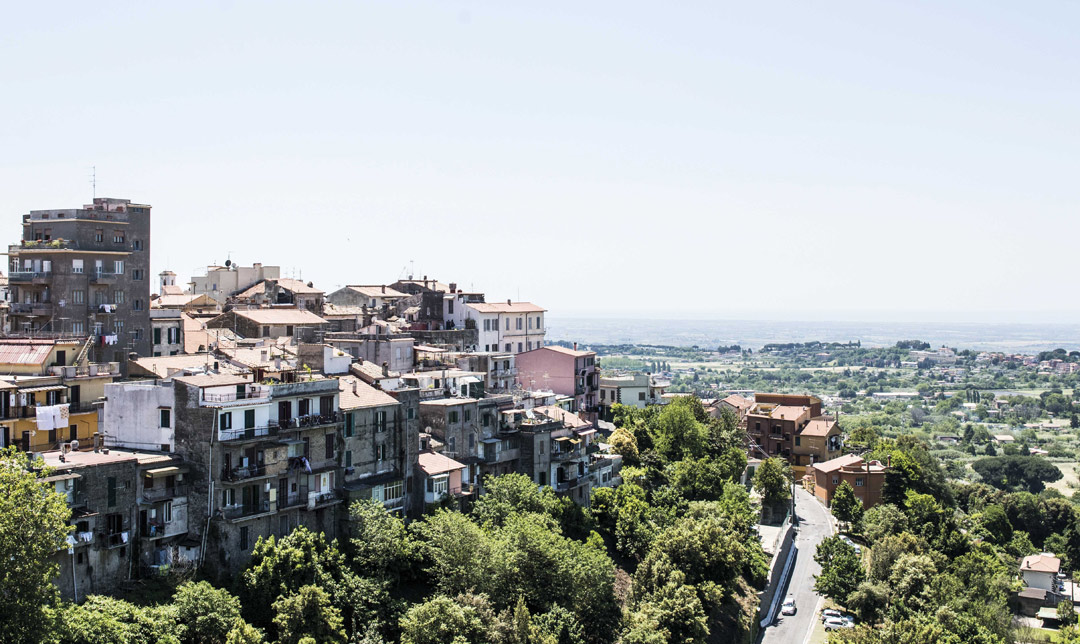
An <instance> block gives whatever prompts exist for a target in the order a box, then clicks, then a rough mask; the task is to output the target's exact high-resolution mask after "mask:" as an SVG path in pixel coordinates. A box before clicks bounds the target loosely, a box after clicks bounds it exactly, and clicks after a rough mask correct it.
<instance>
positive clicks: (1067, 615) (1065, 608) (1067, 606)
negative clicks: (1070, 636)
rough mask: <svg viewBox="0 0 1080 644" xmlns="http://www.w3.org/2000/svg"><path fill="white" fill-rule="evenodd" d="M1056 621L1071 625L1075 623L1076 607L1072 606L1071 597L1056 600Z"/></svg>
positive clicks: (1063, 624)
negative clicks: (1059, 600)
mask: <svg viewBox="0 0 1080 644" xmlns="http://www.w3.org/2000/svg"><path fill="white" fill-rule="evenodd" d="M1057 614H1058V621H1060V622H1061V624H1062V626H1073V625H1075V624H1076V609H1075V608H1073V603H1072V600H1071V599H1066V600H1064V601H1061V602H1058V606H1057Z"/></svg>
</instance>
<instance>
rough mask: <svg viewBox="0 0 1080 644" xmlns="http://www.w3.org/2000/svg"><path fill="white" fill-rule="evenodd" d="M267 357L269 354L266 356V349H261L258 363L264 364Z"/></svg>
mask: <svg viewBox="0 0 1080 644" xmlns="http://www.w3.org/2000/svg"><path fill="white" fill-rule="evenodd" d="M269 357H270V356H269V354H267V352H266V349H263V350H262V351H260V352H259V361H260V362H266V360H267V358H269Z"/></svg>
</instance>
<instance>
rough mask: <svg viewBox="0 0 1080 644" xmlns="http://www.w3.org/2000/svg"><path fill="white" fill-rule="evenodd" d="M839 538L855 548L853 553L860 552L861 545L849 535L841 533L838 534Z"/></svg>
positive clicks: (859, 553) (858, 553)
mask: <svg viewBox="0 0 1080 644" xmlns="http://www.w3.org/2000/svg"><path fill="white" fill-rule="evenodd" d="M840 540H841V541H843V542H844V543H846V544H848V545H849V546H851V547H852V548H854V549H855V554H857V555H861V554H862V546H860V545H859V544H857V543H855V542H854V541H852V540H851V537H849V536H847V535H846V534H842V535H840Z"/></svg>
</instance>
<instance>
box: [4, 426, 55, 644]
mask: <svg viewBox="0 0 1080 644" xmlns="http://www.w3.org/2000/svg"><path fill="white" fill-rule="evenodd" d="M32 465H33V466H34V467H35V468H37V469H36V471H35V469H32V467H31V466H32ZM48 475H49V471H48V469H47V468H42V467H41V462H40V461H38V463H36V464H32V463H31V461H30V457H29V456H28V455H27V454H25V453H22V452H18V451H16V449H15V448H14V447H8V448H5V449H3V450H0V561H3V562H4V563H3V566H0V597H3V601H4V608H3V613H4V615H5V617H4V618H3V619H0V642H10V643H11V644H22V643H24V642H25V643H26V644H36V643H37V642H40V641H41V640H42V639H43V638H44V636H45V634H46V633H47V632H48V631H49V630H50V629H51V628H52V625H51V615H52V613H51V612H50V611H49V608H51V607H53V606H55V605H56V602H57V599H58V594H57V591H56V586H54V585H53V578H55V577H56V575H57V574H58V573H59V567H58V565H57V564H56V563H55V562H54V559H53V557H54V555H55V554H56V553H57V552H58V551H59V552H64V551H66V549H67V546H66V544H65V542H64V541H65V538H66V537H67V535H68V533H69V532H70V531H71V527H70V526H69V525H68V519H69V518H70V516H71V511H70V510H69V509H68V507H67V503H66V502H65V500H64V497H63V496H62V495H60V494H59V493H57V491H56V489H55V488H54V487H53V486H52V485H51V484H48V483H46V482H45V481H44V480H43V479H44V478H45V477H46V476H48Z"/></svg>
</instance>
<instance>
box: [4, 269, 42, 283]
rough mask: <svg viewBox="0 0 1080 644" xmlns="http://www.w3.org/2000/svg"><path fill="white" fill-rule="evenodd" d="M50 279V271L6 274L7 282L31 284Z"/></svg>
mask: <svg viewBox="0 0 1080 644" xmlns="http://www.w3.org/2000/svg"><path fill="white" fill-rule="evenodd" d="M50 278H52V271H12V272H11V273H8V281H9V282H11V283H15V282H32V281H34V280H36V279H42V280H43V279H50Z"/></svg>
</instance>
